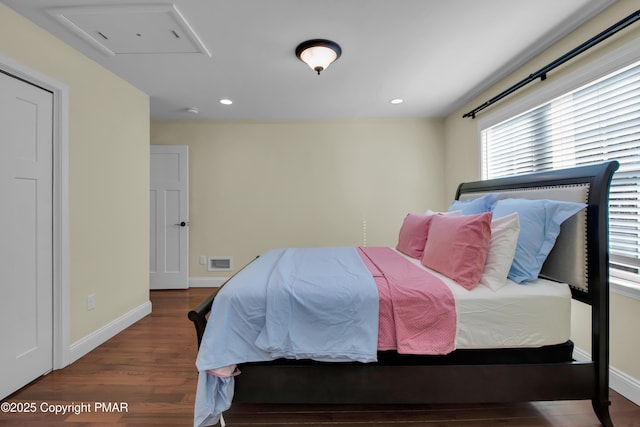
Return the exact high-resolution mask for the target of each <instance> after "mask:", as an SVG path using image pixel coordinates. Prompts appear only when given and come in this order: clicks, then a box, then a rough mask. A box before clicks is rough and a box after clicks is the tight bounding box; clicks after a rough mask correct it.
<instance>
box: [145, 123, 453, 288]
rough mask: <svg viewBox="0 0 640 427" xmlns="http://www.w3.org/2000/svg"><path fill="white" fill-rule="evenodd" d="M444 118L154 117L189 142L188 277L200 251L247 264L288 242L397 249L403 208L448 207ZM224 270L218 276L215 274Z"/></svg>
mask: <svg viewBox="0 0 640 427" xmlns="http://www.w3.org/2000/svg"><path fill="white" fill-rule="evenodd" d="M442 141H443V134H442V122H441V121H440V120H426V119H421V120H375V121H367V120H352V121H346V120H345V121H296V122H268V123H265V122H217V121H155V122H152V124H151V143H152V144H186V145H188V146H189V159H190V173H189V175H190V182H189V185H190V192H189V193H190V209H189V211H190V230H189V239H190V242H189V252H190V265H189V267H190V272H189V274H190V276H191V277H203V276H208V275H213V274H212V273H208V272H207V270H206V267H205V266H201V265H199V264H198V257H199V256H200V255H206V256H232V257H233V263H234V267H238V268H239V267H241V266H242V265H244V264H245V263H246V262H248V261H250V260H251V259H253V258H254V257H255V256H257V255H259V254H260V253H262V252H264V251H265V250H267V249H270V248H274V247H285V246H303V247H306V246H339V245H350V246H353V245H361V244H363V238H364V236H363V234H364V232H363V221H366V240H367V244H368V245H370V246H372V245H395V243H396V239H397V233H398V230H399V228H400V224H401V222H402V219H403V218H404V216H405V215H406V213H407V212H424V211H425V210H426V209H427V208H431V209H440V208H443V205H444V199H445V194H444V193H443V189H442V185H441V183H442V179H443V176H444V168H443V162H442V160H443V158H444V151H443V144H442ZM218 275H220V274H218Z"/></svg>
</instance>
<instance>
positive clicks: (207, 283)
mask: <svg viewBox="0 0 640 427" xmlns="http://www.w3.org/2000/svg"><path fill="white" fill-rule="evenodd" d="M227 280H229V278H228V277H189V287H190V288H219V287H220V286H222V284H223V283H224V282H226V281H227Z"/></svg>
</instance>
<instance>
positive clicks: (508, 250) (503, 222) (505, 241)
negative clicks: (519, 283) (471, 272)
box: [480, 212, 520, 292]
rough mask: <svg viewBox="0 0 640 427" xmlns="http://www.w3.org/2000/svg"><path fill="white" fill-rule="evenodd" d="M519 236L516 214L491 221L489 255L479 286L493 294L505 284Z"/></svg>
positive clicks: (518, 222) (518, 223) (518, 221)
mask: <svg viewBox="0 0 640 427" xmlns="http://www.w3.org/2000/svg"><path fill="white" fill-rule="evenodd" d="M519 234H520V220H519V218H518V213H517V212H514V213H512V214H509V215H506V216H503V217H501V218H496V219H494V220H493V221H491V240H490V242H489V254H488V255H487V260H486V261H485V263H484V271H483V272H482V277H480V284H482V285H484V286H486V287H488V288H489V289H491V290H492V291H494V292H495V291H497V290H498V289H500V288H501V287H503V286H504V285H505V284H506V283H507V275H508V274H509V269H510V268H511V263H512V262H513V257H514V255H515V253H516V245H517V244H518V235H519Z"/></svg>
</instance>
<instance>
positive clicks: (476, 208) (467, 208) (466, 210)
mask: <svg viewBox="0 0 640 427" xmlns="http://www.w3.org/2000/svg"><path fill="white" fill-rule="evenodd" d="M498 196H499V194H498V193H491V194H487V195H486V196H482V197H478V198H476V199H469V200H465V201H460V200H454V201H453V203H451V206H449V212H452V211H461V214H462V215H474V214H479V213H484V212H491V208H492V207H493V204H494V203H495V202H496V199H497V198H498Z"/></svg>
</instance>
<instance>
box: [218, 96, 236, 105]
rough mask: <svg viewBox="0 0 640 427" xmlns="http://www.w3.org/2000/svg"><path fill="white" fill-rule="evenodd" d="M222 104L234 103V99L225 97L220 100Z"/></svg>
mask: <svg viewBox="0 0 640 427" xmlns="http://www.w3.org/2000/svg"><path fill="white" fill-rule="evenodd" d="M220 104H222V105H231V104H233V101H232V100H230V99H226V98H225V99H221V100H220Z"/></svg>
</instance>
